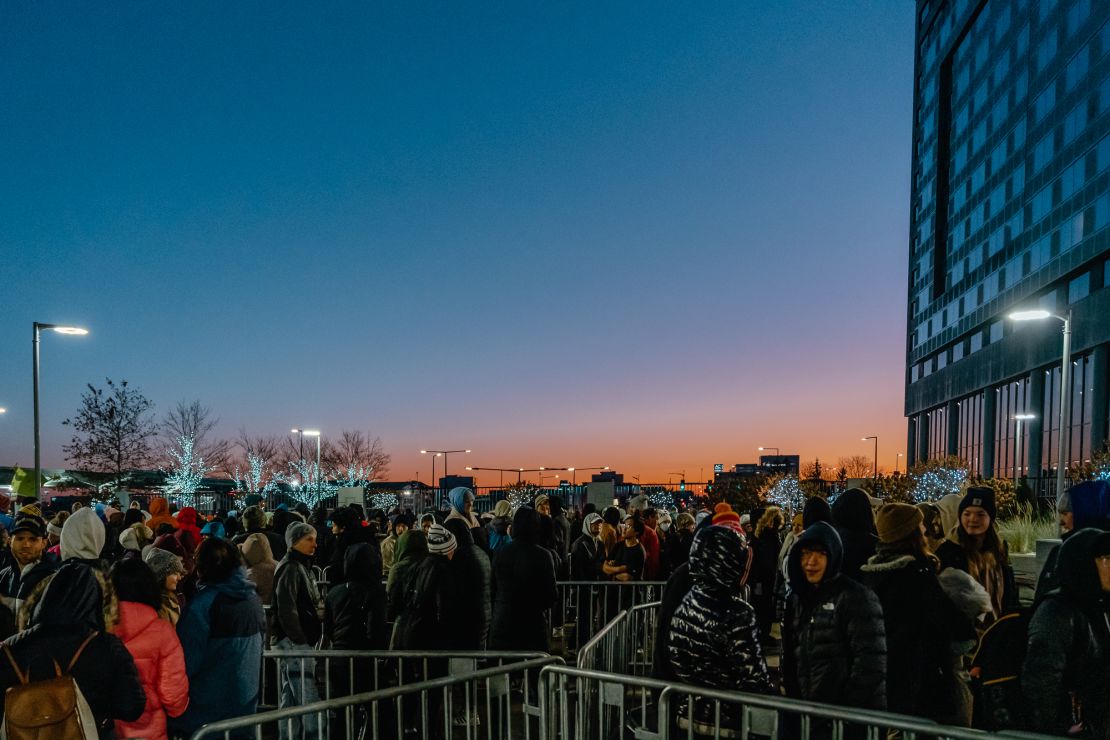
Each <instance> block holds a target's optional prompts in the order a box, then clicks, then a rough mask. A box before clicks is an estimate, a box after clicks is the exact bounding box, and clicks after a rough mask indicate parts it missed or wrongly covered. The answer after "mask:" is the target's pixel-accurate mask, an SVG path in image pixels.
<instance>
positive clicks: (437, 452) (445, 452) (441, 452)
mask: <svg viewBox="0 0 1110 740" xmlns="http://www.w3.org/2000/svg"><path fill="white" fill-rule="evenodd" d="M456 452H470V450H420V454H421V455H427V454H428V453H435V454H433V455H432V484H433V485H435V477H436V458H437V457H439V456H440V455H443V477H445V478H446V477H447V456H448V455H451V454H453V453H456Z"/></svg>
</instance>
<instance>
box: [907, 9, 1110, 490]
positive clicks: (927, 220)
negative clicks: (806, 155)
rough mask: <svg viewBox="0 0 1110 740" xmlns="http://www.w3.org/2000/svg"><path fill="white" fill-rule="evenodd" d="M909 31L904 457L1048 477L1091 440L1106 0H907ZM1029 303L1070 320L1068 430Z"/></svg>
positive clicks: (1109, 49)
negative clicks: (1061, 446)
mask: <svg viewBox="0 0 1110 740" xmlns="http://www.w3.org/2000/svg"><path fill="white" fill-rule="evenodd" d="M916 38H917V46H916V64H915V90H914V123H913V175H912V176H913V184H912V204H911V205H912V207H911V221H910V224H911V227H910V239H909V241H910V259H909V281H908V282H909V302H908V303H909V305H908V322H907V341H906V354H907V362H906V416H907V418H908V420H909V433H908V446H907V451H908V455H907V456H908V458H909V462H910V464H913V463H915V462H920V461H924V460H928V459H931V458H936V457H941V456H946V455H958V456H960V457H961V458H963V459H964V460H966V461H967V463H968V464H969V465H970V466H971V467H972V469H973V471H974V472H975V473H977V474H979V475H982V476H984V477H992V476H1013V475H1015V474H1020V475H1026V474H1028V475H1030V476H1032V477H1037V476H1051V475H1052V474H1053V471H1054V470H1055V469H1056V466H1057V465H1058V464H1059V460H1058V459H1057V458H1058V454H1057V446H1058V441H1059V435H1060V434H1064V435H1066V441H1067V443H1068V449H1069V453H1068V455H1067V457H1068V463H1072V462H1077V461H1082V460H1087V459H1090V457H1091V454H1092V451H1095V450H1099V449H1100V448H1102V447H1103V445H1104V444H1105V443H1106V440H1107V413H1108V409H1107V397H1108V389H1110V386H1108V383H1110V380H1108V370H1110V262H1108V259H1110V1H1107V0H919V2H918V4H917V36H916ZM1029 308H1035V309H1047V310H1049V311H1051V312H1053V313H1054V314H1058V315H1061V316H1062V315H1065V314H1066V313H1067V312H1070V313H1071V315H1072V318H1073V321H1072V324H1073V341H1072V358H1073V360H1074V363H1073V365H1072V368H1071V369H1072V373H1071V382H1069V384H1068V385H1069V387H1068V388H1067V389H1066V393H1064V394H1063V399H1064V401H1063V402H1066V403H1068V404H1070V407H1071V423H1070V425H1069V428H1068V429H1064V430H1061V429H1060V424H1059V421H1058V419H1059V412H1060V404H1061V398H1062V394H1061V388H1060V385H1061V384H1060V375H1061V373H1060V358H1061V331H1060V329H1061V326H1062V324H1061V323H1060V322H1059V321H1057V320H1055V319H1051V318H1050V319H1047V320H1043V321H1034V322H1020V323H1019V322H1015V321H1012V320H1009V319H1008V318H1007V316H1008V314H1009V313H1010V312H1012V311H1015V310H1019V309H1029ZM1019 414H1030V415H1033V416H1034V418H1032V419H1028V420H1025V421H1023V422H1022V423H1021V425H1020V435H1019V434H1018V422H1017V421H1016V420H1015V419H1014V417H1015V416H1016V415H1019Z"/></svg>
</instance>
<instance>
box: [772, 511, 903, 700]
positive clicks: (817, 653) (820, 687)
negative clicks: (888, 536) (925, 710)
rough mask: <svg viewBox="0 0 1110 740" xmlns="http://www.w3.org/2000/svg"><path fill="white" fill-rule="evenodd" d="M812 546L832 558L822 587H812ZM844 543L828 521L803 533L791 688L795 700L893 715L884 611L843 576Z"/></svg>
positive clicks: (792, 562)
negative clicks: (808, 554) (805, 558)
mask: <svg viewBox="0 0 1110 740" xmlns="http://www.w3.org/2000/svg"><path fill="white" fill-rule="evenodd" d="M806 543H814V544H817V545H820V546H821V547H822V548H823V549H824V550H825V551H826V552H827V553H828V556H829V559H828V567H827V569H826V571H825V576H824V578H823V579H822V581H821V582H820V583H819V584H817V585H816V586H814V585H811V584H810V583H809V582H808V581H806V578H805V574H804V573H803V571H802V563H801V556H802V550H803V549H805V546H806ZM843 554H844V551H843V548H842V546H841V544H840V536H839V535H838V534H837V533H836V530H835V529H833V528H832V526H830V525H829V524H826V523H825V522H817V523H816V524H814V525H812V526H811V527H809V528H808V529H806V531H805V532H803V533H802V534H801V536H800V537H799V538H798V541H797V542H795V543H794V547H792V548H791V550H790V555H789V558H788V560H787V573H788V578H789V579H790V591H791V593H790V602H789V604H788V605H787V615H786V619H785V621H784V623H783V658H782V660H783V666H782V670H783V682H784V684H785V686H786V694H787V696H790V697H793V698H796V699H806V700H808V701H819V702H822V703H825V704H837V705H840V706H848V707H860V708H862V709H885V708H886V635H885V631H884V629H883V611H882V607H880V606H879V600H878V598H876V597H875V594H874V593H872V591H871V589H869V588H867V587H866V586H863V585H861V584H859V583H857V582H856V581H853V580H852V579H851V578H848V577H846V576H844V575H841V573H840V564H841V561H842V558H843Z"/></svg>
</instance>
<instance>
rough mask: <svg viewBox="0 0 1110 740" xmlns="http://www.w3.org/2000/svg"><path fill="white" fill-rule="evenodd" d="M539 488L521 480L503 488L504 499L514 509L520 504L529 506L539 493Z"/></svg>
mask: <svg viewBox="0 0 1110 740" xmlns="http://www.w3.org/2000/svg"><path fill="white" fill-rule="evenodd" d="M539 493H540V488H539V486H536V485H535V484H533V483H529V482H528V481H523V482H521V483H514V484H512V485H511V486H508V487H506V488H505V500H506V501H508V502H509V505H510V506H512V507H513V508H514V509H516V508H517V507H520V506H531V505H532V502H533V501H534V500H535V498H536V496H537V495H539Z"/></svg>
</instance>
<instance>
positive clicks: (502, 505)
mask: <svg viewBox="0 0 1110 740" xmlns="http://www.w3.org/2000/svg"><path fill="white" fill-rule="evenodd" d="M512 513H513V505H512V504H510V503H509V502H508V501H506V500H505V499H501V500H500V501H498V502H497V504H496V505H495V506H494V507H493V515H494V516H495V517H505V518H507V517H509V516H511V515H512Z"/></svg>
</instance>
